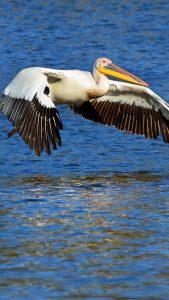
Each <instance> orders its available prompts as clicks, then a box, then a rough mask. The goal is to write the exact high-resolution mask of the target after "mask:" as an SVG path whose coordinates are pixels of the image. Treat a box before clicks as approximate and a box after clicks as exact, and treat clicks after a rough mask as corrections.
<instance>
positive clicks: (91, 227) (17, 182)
mask: <svg viewBox="0 0 169 300" xmlns="http://www.w3.org/2000/svg"><path fill="white" fill-rule="evenodd" d="M168 24H169V2H168V1H160V0H159V1H158V0H157V1H145V0H142V1H139V2H138V1H134V0H132V1H130V2H126V1H123V0H122V1H99V0H98V1H96V0H93V1H87V0H78V1H73V2H70V1H66V0H63V1H54V0H49V1H42V0H35V1H32V0H30V1H25V0H24V1H20V0H17V1H15V0H6V1H4V0H1V1H0V32H1V35H0V36H1V41H0V57H1V59H0V71H1V80H0V89H1V91H3V89H4V88H5V86H6V85H7V84H8V83H9V81H10V80H11V79H12V78H13V76H14V75H15V74H16V73H17V72H18V71H19V70H20V69H22V68H25V67H28V66H44V67H51V68H56V69H57V68H58V69H74V68H78V69H82V70H90V71H92V65H93V62H94V60H95V59H96V58H97V57H102V56H106V57H109V58H111V59H112V60H113V61H114V62H115V63H116V64H118V65H120V66H121V67H123V68H125V69H127V70H129V71H131V72H133V73H134V74H136V75H138V76H139V77H141V78H143V79H144V80H145V81H147V82H149V83H150V85H151V88H152V89H153V90H154V91H155V92H156V93H159V94H160V96H161V97H162V98H164V99H169V85H168V80H169V74H168V70H169V63H168V59H169V54H168V53H169V39H168V31H169V25H168ZM59 111H60V114H61V117H62V120H63V123H64V131H63V132H61V134H62V142H63V146H62V148H59V149H58V151H56V152H53V153H52V156H51V157H47V156H45V155H44V154H43V155H42V156H41V157H40V158H36V157H35V156H34V154H33V152H31V151H30V150H29V149H28V148H27V146H26V145H25V144H24V143H23V141H22V140H21V139H20V138H19V137H18V136H14V137H13V138H11V139H7V138H6V134H7V132H8V131H9V130H10V129H11V124H10V123H9V121H8V120H7V119H6V118H5V117H4V116H2V114H1V115H0V246H1V247H0V289H1V291H0V295H1V299H30V298H31V297H32V298H33V299H56V298H62V297H68V298H72V299H74V298H76V299H82V298H86V299H98V298H99V299H106V298H112V299H168V295H169V287H168V283H169V236H168V232H169V164H168V161H169V151H168V150H169V148H168V147H169V146H168V145H165V144H163V143H162V141H161V140H159V141H158V142H157V141H151V140H146V139H144V138H143V137H139V136H134V135H133V136H132V135H127V134H124V133H121V132H118V131H117V130H116V129H114V128H108V127H105V126H102V125H97V124H94V123H92V122H89V121H87V120H85V119H82V118H81V117H80V116H77V115H74V114H73V113H72V112H71V111H69V110H68V109H67V107H61V108H59Z"/></svg>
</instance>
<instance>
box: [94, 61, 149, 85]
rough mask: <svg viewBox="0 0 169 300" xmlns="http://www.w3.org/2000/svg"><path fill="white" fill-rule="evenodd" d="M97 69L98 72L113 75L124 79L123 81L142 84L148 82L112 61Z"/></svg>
mask: <svg viewBox="0 0 169 300" xmlns="http://www.w3.org/2000/svg"><path fill="white" fill-rule="evenodd" d="M98 71H99V72H100V73H103V74H105V75H108V76H113V77H116V78H118V79H121V80H124V81H128V82H131V83H134V84H139V85H143V86H148V83H146V82H145V81H143V80H142V79H140V78H138V77H137V76H135V75H133V74H131V73H129V72H127V71H125V70H123V69H121V68H120V67H117V66H116V65H114V64H113V63H111V64H108V65H107V66H105V67H102V68H99V69H98Z"/></svg>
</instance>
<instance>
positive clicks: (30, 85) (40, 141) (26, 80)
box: [0, 58, 169, 156]
mask: <svg viewBox="0 0 169 300" xmlns="http://www.w3.org/2000/svg"><path fill="white" fill-rule="evenodd" d="M106 75H107V76H113V77H116V78H120V79H121V80H123V81H128V82H130V83H127V82H118V81H112V80H109V79H108V78H107V76H106ZM147 86H148V84H146V83H145V82H144V81H143V80H141V79H139V78H138V77H136V76H134V75H132V74H131V73H129V72H127V71H125V70H123V69H121V68H119V67H117V66H116V65H114V64H113V63H112V61H111V60H110V59H107V58H99V59H97V60H96V61H95V64H94V68H93V75H92V74H91V73H89V72H84V71H80V70H66V71H65V70H55V69H47V68H41V67H33V68H27V69H24V70H22V71H20V72H19V73H18V74H17V75H16V77H15V78H14V79H13V80H12V81H11V83H10V84H9V85H8V86H7V87H6V89H5V90H4V92H3V95H2V96H1V97H0V110H1V111H2V113H3V114H4V115H5V116H6V117H7V118H8V119H9V120H10V121H11V122H12V125H13V126H14V128H13V129H12V131H11V132H9V133H8V136H9V137H10V136H12V135H13V134H14V133H16V132H18V133H19V134H20V136H21V137H22V138H23V140H24V141H25V142H26V143H27V144H28V145H29V147H30V148H31V149H34V152H35V154H36V155H38V156H39V155H40V154H41V153H42V151H44V150H45V151H46V153H47V154H48V155H49V154H50V153H51V150H50V147H51V146H52V147H53V149H56V147H57V144H58V145H61V138H60V133H59V130H60V129H63V125H62V121H61V118H60V116H59V112H58V111H57V109H56V108H55V105H57V104H67V105H68V106H69V107H70V108H71V109H72V110H73V111H74V112H75V113H78V114H80V115H82V116H83V117H85V118H87V119H89V120H92V121H94V122H97V123H102V124H106V125H108V126H115V127H117V128H118V129H120V130H122V131H126V132H129V133H135V134H141V135H144V136H145V137H146V138H147V137H149V138H151V139H157V137H158V136H159V135H160V134H162V137H163V140H164V142H165V143H169V105H168V104H167V103H166V102H165V101H164V100H162V99H161V98H160V97H159V96H158V95H156V94H155V93H154V92H153V91H151V90H150V89H149V88H148V87H147Z"/></svg>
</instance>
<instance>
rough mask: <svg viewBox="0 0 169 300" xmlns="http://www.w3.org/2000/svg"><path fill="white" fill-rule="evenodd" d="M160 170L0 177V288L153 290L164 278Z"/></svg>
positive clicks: (164, 207)
mask: <svg viewBox="0 0 169 300" xmlns="http://www.w3.org/2000/svg"><path fill="white" fill-rule="evenodd" d="M166 177H167V174H165V175H156V174H151V173H147V172H140V173H131V174H123V173H119V174H105V173H103V174H101V175H100V176H96V175H95V174H93V175H89V176H81V177H71V176H68V177H60V178H58V177H52V176H44V175H42V174H40V175H37V176H34V177H28V176H27V177H24V178H22V177H18V178H17V179H15V180H13V181H12V182H11V181H10V180H9V179H8V178H5V177H4V178H1V180H0V182H3V184H4V188H5V189H6V194H4V195H5V199H4V200H5V201H7V202H5V203H4V206H3V205H2V207H1V210H0V213H1V242H2V243H1V244H2V245H3V246H2V247H1V249H0V257H1V260H0V262H1V271H2V272H3V278H2V279H1V288H4V289H6V288H10V289H12V290H13V289H14V290H16V295H15V296H17V294H18V295H19V293H20V292H19V291H20V289H19V288H17V286H18V287H25V288H26V292H23V296H24V297H25V296H26V295H28V294H29V293H33V291H34V288H35V287H40V286H42V285H43V287H44V288H43V293H44V295H42V296H43V297H45V295H46V297H47V295H48V293H50V295H52V294H53V295H55V297H56V295H57V297H59V296H61V295H65V296H66V295H69V297H75V296H76V297H78V296H79V297H80V298H81V297H92V296H93V297H99V296H101V295H105V296H106V295H109V296H110V295H112V293H114V295H120V294H121V290H123V291H125V297H129V298H130V297H132V296H131V295H133V296H134V295H135V294H137V295H141V296H143V297H145V296H146V297H148V296H147V295H149V293H150V291H151V293H150V295H151V296H154V297H155V296H156V293H157V292H158V284H160V285H167V282H168V280H169V273H168V271H167V268H168V267H167V265H168V263H167V261H168V259H167V257H168V243H167V242H166V235H165V230H166V226H168V222H167V217H168V199H166V193H164V195H163V186H164V189H165V180H166ZM11 190H12V191H13V192H12V193H11ZM14 191H15V192H16V193H15V192H14ZM161 199H162V200H163V201H161ZM9 201H11V202H12V203H13V205H10V202H9ZM162 216H163V217H162ZM160 219H161V221H162V223H161V221H160V223H159V220H160ZM3 220H4V222H3ZM162 245H163V246H162ZM166 259H167V260H166ZM164 270H165V272H164ZM70 274H71V275H70ZM65 282H66V286H65ZM152 284H153V291H152V290H151V288H150V287H151V286H152ZM154 284H155V285H156V288H154ZM143 285H144V292H143V291H142V288H141V287H142V286H143ZM38 297H41V293H40V294H38Z"/></svg>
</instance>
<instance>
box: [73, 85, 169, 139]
mask: <svg viewBox="0 0 169 300" xmlns="http://www.w3.org/2000/svg"><path fill="white" fill-rule="evenodd" d="M70 108H71V109H73V111H74V112H75V113H78V114H80V115H82V116H83V117H85V118H87V119H89V120H92V121H94V122H98V123H102V124H106V125H109V126H115V127H117V128H118V129H120V130H122V131H126V132H129V133H135V134H141V135H144V136H145V137H146V138H147V137H149V138H152V139H157V137H158V136H159V135H160V134H162V137H163V140H164V142H165V143H169V105H168V104H167V103H166V102H165V101H164V100H162V99H161V98H160V97H159V96H158V95H156V94H155V93H154V92H152V91H151V90H150V89H149V88H146V87H143V86H139V85H134V84H128V83H123V82H116V81H110V88H109V91H108V92H107V94H106V95H104V96H102V97H99V98H96V99H92V100H90V101H87V102H84V103H83V104H82V105H72V106H70Z"/></svg>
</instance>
